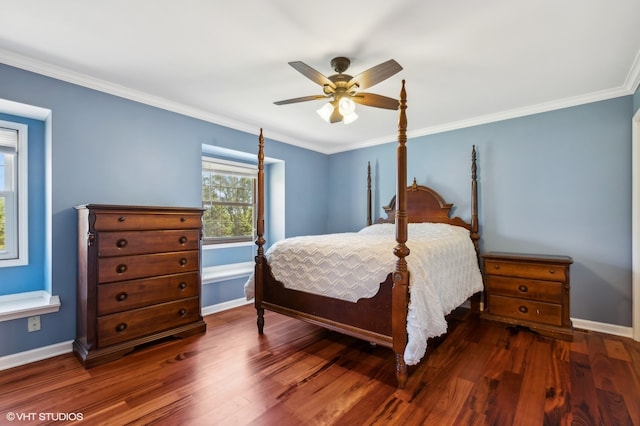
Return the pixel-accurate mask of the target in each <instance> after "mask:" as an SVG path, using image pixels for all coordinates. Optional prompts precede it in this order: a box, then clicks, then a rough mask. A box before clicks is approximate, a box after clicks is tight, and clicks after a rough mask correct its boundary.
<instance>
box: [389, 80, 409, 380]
mask: <svg viewBox="0 0 640 426" xmlns="http://www.w3.org/2000/svg"><path fill="white" fill-rule="evenodd" d="M404 85H405V81H404V80H402V89H401V91H400V105H399V109H400V118H399V120H398V148H397V162H398V164H397V173H398V177H397V181H396V217H395V220H396V242H397V243H398V244H397V245H396V246H395V248H394V249H393V253H394V254H395V255H396V256H397V257H398V260H397V261H396V269H395V271H394V272H393V289H392V296H391V303H392V305H391V328H392V335H393V351H394V352H395V355H396V379H397V381H398V388H400V389H403V388H404V387H405V384H406V383H407V364H406V363H405V362H404V351H405V347H406V346H407V307H408V305H409V271H408V269H407V261H406V259H405V257H406V256H408V255H409V248H408V247H407V246H406V245H405V243H406V242H407V234H408V232H407V228H408V225H407V197H406V193H407V148H406V142H407V115H406V109H407V92H406V90H405V87H404Z"/></svg>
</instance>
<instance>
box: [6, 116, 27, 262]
mask: <svg viewBox="0 0 640 426" xmlns="http://www.w3.org/2000/svg"><path fill="white" fill-rule="evenodd" d="M0 127H3V128H6V129H11V130H16V131H17V132H18V138H17V144H16V152H15V156H16V160H15V166H16V167H17V169H18V170H17V173H16V179H17V182H15V187H16V188H15V190H14V192H16V196H15V198H16V199H17V201H16V207H17V211H16V215H15V218H14V219H13V220H12V222H9V221H8V220H7V223H6V227H5V233H6V234H9V233H11V234H12V237H11V239H9V238H8V237H7V236H5V238H6V239H5V241H7V240H11V241H12V242H13V245H14V247H12V248H11V249H10V250H9V253H8V254H6V255H5V257H0V268H4V267H13V266H24V265H28V264H29V215H28V212H29V202H28V200H29V180H28V179H29V170H28V165H29V154H28V140H29V130H28V129H29V127H28V126H27V125H26V124H23V123H16V122H14V121H7V120H0ZM6 219H7V217H5V220H6Z"/></svg>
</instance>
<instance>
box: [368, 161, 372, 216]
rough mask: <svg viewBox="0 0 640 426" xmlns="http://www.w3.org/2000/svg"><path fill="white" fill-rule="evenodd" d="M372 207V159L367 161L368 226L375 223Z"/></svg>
mask: <svg viewBox="0 0 640 426" xmlns="http://www.w3.org/2000/svg"><path fill="white" fill-rule="evenodd" d="M371 212H372V207H371V161H369V162H368V163H367V226H371V224H373V219H372V214H371Z"/></svg>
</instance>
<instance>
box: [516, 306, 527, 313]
mask: <svg viewBox="0 0 640 426" xmlns="http://www.w3.org/2000/svg"><path fill="white" fill-rule="evenodd" d="M518 310H519V311H520V312H521V313H523V314H526V313H527V312H529V309H527V307H526V306H520V307H519V308H518Z"/></svg>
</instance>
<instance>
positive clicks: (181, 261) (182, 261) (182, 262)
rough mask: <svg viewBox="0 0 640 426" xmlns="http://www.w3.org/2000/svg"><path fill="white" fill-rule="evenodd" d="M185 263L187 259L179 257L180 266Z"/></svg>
mask: <svg viewBox="0 0 640 426" xmlns="http://www.w3.org/2000/svg"><path fill="white" fill-rule="evenodd" d="M186 264H187V259H186V258H185V257H183V258H181V259H180V265H181V266H184V265H186Z"/></svg>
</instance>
